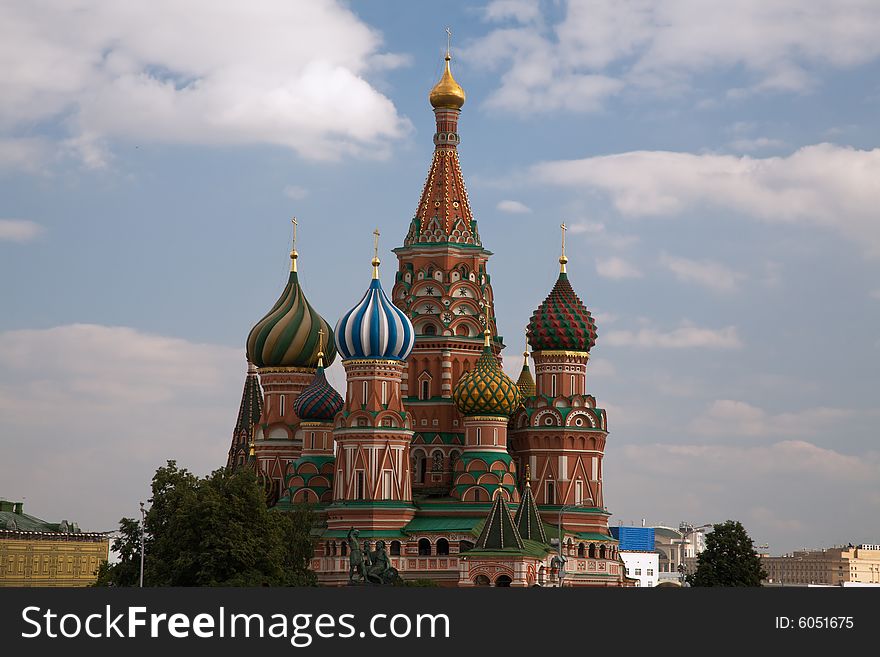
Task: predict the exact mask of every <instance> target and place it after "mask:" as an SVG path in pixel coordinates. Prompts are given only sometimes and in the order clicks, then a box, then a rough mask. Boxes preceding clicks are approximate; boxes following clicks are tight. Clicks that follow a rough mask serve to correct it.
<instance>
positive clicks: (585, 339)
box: [528, 272, 596, 351]
mask: <svg viewBox="0 0 880 657" xmlns="http://www.w3.org/2000/svg"><path fill="white" fill-rule="evenodd" d="M528 335H529V344H530V345H531V346H532V350H533V351H550V350H559V351H589V350H590V349H591V348H592V347H593V345H594V344H596V322H595V321H594V320H593V317H592V316H591V315H590V311H589V310H587V307H586V306H585V305H584V303H583V302H582V301H581V300H580V298H578V295H577V294H576V293H575V291H574V290H573V289H572V287H571V283H569V282H568V274H566V273H565V272H562V273H560V274H559V278H558V279H557V280H556V285H554V286H553V289H552V290H551V291H550V294H549V295H547V298H546V299H544V302H543V303H542V304H541V305H540V306H538V309H537V310H535V312H534V313H532V319H531V320H530V321H529V333H528Z"/></svg>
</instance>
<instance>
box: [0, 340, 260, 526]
mask: <svg viewBox="0 0 880 657" xmlns="http://www.w3.org/2000/svg"><path fill="white" fill-rule="evenodd" d="M244 372H245V358H244V353H243V350H242V349H233V348H229V347H223V346H218V345H208V344H196V343H192V342H188V341H186V340H182V339H180V338H172V337H166V336H161V335H153V334H149V333H143V332H140V331H137V330H135V329H132V328H127V327H113V326H100V325H94V324H73V325H67V326H58V327H54V328H50V329H34V330H18V331H7V332H3V333H0V435H3V436H5V437H6V441H7V449H6V450H5V454H4V458H3V459H0V481H2V482H3V488H4V490H3V493H4V494H5V495H8V496H13V497H27V505H28V507H29V508H30V510H31V512H32V513H34V514H35V515H37V516H41V515H42V516H44V517H48V518H49V519H56V518H65V517H66V518H70V519H74V520H77V521H78V522H79V523H80V526H82V527H83V528H84V529H91V530H108V529H112V528H114V526H115V524H116V521H117V520H118V519H119V518H120V517H122V516H123V515H129V516H130V515H133V514H134V513H135V512H136V510H137V501H138V500H142V499H145V497H146V496H147V495H148V492H149V490H148V484H149V480H150V477H151V476H152V474H153V472H154V471H155V469H156V468H157V467H158V466H160V465H162V464H163V463H164V461H165V460H166V459H177V460H178V461H179V462H180V463H181V465H183V466H186V467H189V468H190V469H192V470H193V471H194V472H198V473H200V474H204V473H206V472H209V471H210V470H213V469H215V468H217V467H220V466H221V465H223V464H225V461H226V452H227V451H228V449H229V444H230V441H231V436H232V428H233V425H234V424H235V419H236V415H237V411H238V404H239V401H240V399H241V390H242V385H243V382H244ZM59 481H63V482H64V486H65V490H67V491H74V492H75V494H72V495H59V494H58V482H59ZM108 491H111V492H112V494H108Z"/></svg>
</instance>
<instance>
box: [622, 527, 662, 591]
mask: <svg viewBox="0 0 880 657" xmlns="http://www.w3.org/2000/svg"><path fill="white" fill-rule="evenodd" d="M611 534H612V536H614V538H616V539H617V540H618V541H620V543H619V547H620V558H621V559H623V563H624V565H625V566H626V576H627V577H629V578H630V579H635V580H638V582H639V583H638V586H640V587H643V588H644V587H653V586H657V582H658V581H659V576H660V568H659V565H660V555H659V554H658V553H657V552H656V551H655V550H654V528H653V527H624V526H620V527H612V528H611Z"/></svg>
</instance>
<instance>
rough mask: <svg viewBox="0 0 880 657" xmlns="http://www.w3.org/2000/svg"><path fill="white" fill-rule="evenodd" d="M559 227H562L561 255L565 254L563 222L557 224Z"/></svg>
mask: <svg viewBox="0 0 880 657" xmlns="http://www.w3.org/2000/svg"><path fill="white" fill-rule="evenodd" d="M559 227H560V228H561V229H562V255H565V231H566V228H565V222H563V223H561V224H559Z"/></svg>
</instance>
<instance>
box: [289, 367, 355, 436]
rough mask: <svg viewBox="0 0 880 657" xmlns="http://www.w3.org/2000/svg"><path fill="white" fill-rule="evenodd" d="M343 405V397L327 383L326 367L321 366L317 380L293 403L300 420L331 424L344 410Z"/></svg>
mask: <svg viewBox="0 0 880 657" xmlns="http://www.w3.org/2000/svg"><path fill="white" fill-rule="evenodd" d="M322 355H323V354H322ZM342 404H343V401H342V396H341V395H340V394H339V393H338V392H336V389H335V388H334V387H333V386H331V385H330V383H329V382H328V381H327V377H326V376H325V375H324V367H323V365H321V364H319V365H318V371H317V372H315V378H314V379H312V382H311V383H310V384H309V385H308V386H306V387H305V389H304V390H303V391H302V392H301V393H299V396H298V397H297V398H296V401H295V402H293V412H294V413H296V416H297V417H298V418H299V419H300V420H306V421H311V422H330V421H331V420H333V418H334V417H336V414H337V413H338V412H339V411H341V410H342Z"/></svg>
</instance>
